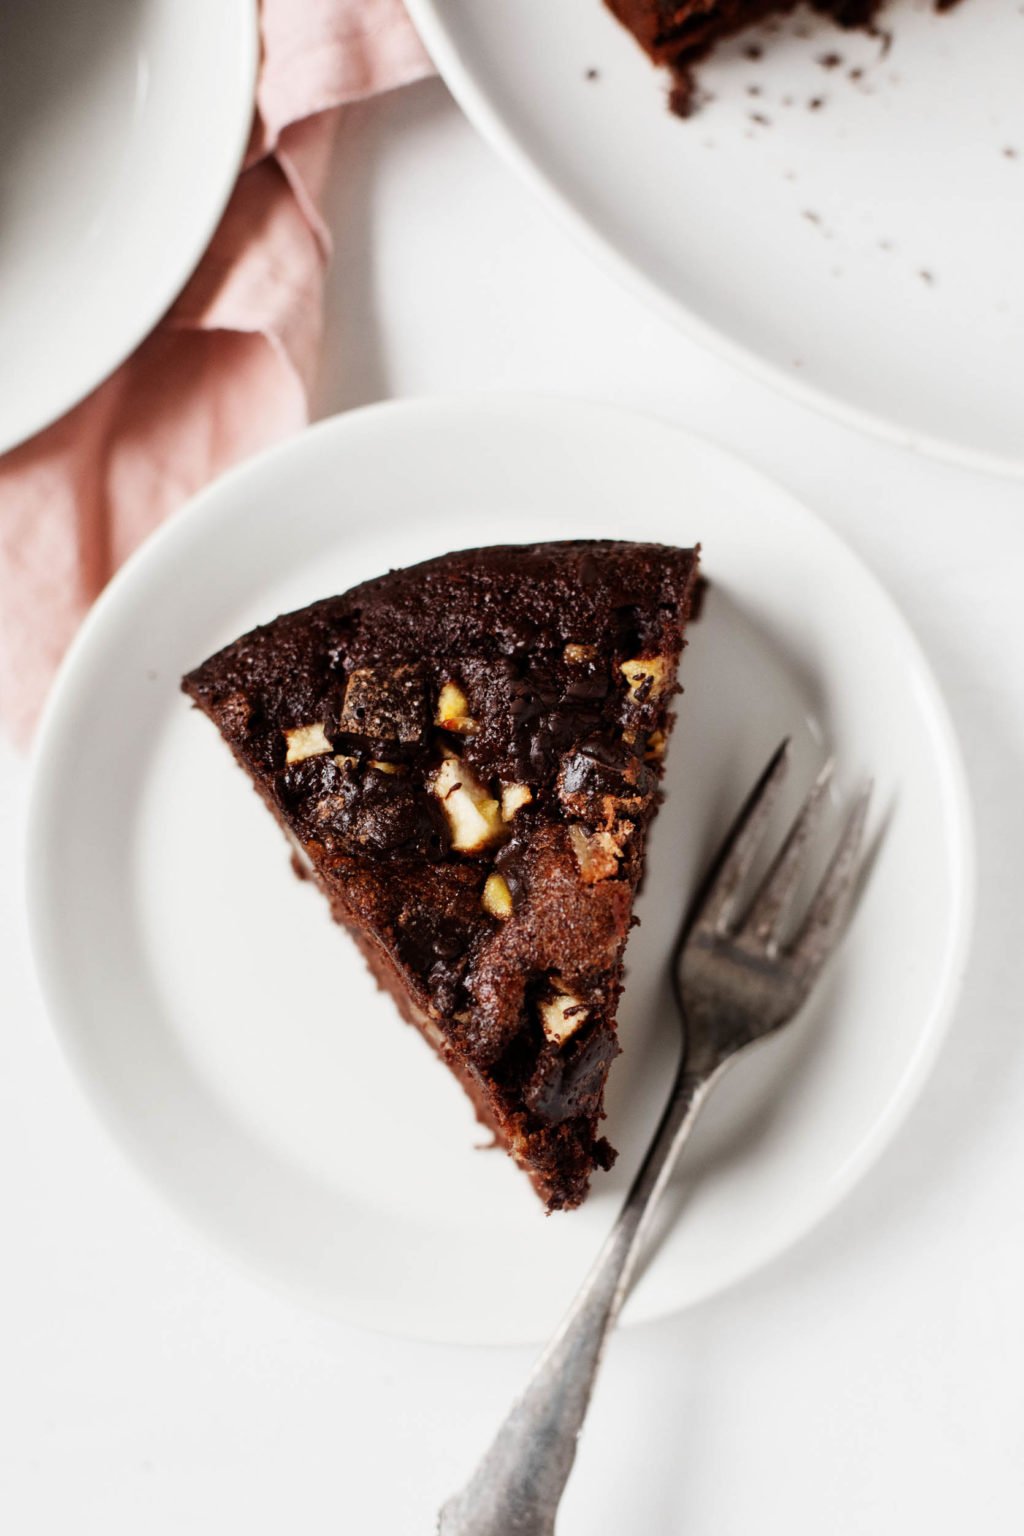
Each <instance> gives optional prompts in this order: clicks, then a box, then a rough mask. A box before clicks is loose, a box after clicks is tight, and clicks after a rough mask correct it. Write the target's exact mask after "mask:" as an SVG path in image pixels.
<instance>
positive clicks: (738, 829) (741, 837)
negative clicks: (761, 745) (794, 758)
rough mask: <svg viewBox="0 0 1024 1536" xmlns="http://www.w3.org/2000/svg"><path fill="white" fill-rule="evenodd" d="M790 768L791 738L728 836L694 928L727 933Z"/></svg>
mask: <svg viewBox="0 0 1024 1536" xmlns="http://www.w3.org/2000/svg"><path fill="white" fill-rule="evenodd" d="M788 767H789V737H788V736H787V737H786V739H785V741H783V742H782V743H781V745H780V746H779V747H777V748H776V750H775V753H774V755H773V757H772V759H771V762H770V763H769V764H768V766H767V768H766V769H765V770H764V772H763V773H762V775H761V777H760V778H759V779H758V781H757V783H756V784H755V785H754V788H753V789H752V790H751V792H750V794H749V795H748V797H747V800H746V803H745V804H744V806H743V809H742V810H741V811H740V813H739V815H738V817H737V818H736V820H735V822H734V823H733V826H732V829H731V830H730V832H729V834H728V836H727V837H726V840H725V844H724V845H723V848H722V852H721V854H720V856H719V860H718V863H717V864H716V866H715V868H714V869H713V870H712V871H711V873H710V875H709V877H708V882H707V885H706V887H705V894H704V899H703V902H702V904H701V905H700V907H699V909H698V912H697V918H696V922H695V924H694V927H695V928H697V929H702V930H704V931H705V932H707V931H708V930H710V931H711V932H714V933H722V932H724V930H725V928H726V926H727V925H728V922H729V919H730V917H731V916H732V913H733V908H734V907H735V905H736V898H737V894H738V892H739V888H740V886H741V885H742V883H743V881H744V879H745V877H746V876H747V875H748V874H749V872H750V867H751V865H752V864H753V862H754V858H755V856H756V854H757V850H758V848H759V847H760V844H761V839H762V837H763V836H764V832H765V828H766V826H767V824H768V818H769V816H770V815H771V811H772V807H773V806H774V804H775V801H776V798H777V796H778V792H779V788H780V786H781V784H782V781H783V779H784V778H785V776H786V770H787V769H788Z"/></svg>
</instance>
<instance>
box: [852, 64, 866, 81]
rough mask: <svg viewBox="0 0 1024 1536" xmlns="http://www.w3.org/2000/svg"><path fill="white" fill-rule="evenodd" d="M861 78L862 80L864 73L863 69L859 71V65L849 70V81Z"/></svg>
mask: <svg viewBox="0 0 1024 1536" xmlns="http://www.w3.org/2000/svg"><path fill="white" fill-rule="evenodd" d="M863 78H864V71H863V69H861V67H860V65H859V64H858V65H857V67H856V68H855V69H851V70H850V79H851V80H863Z"/></svg>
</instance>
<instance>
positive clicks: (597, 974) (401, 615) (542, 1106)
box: [182, 541, 698, 1208]
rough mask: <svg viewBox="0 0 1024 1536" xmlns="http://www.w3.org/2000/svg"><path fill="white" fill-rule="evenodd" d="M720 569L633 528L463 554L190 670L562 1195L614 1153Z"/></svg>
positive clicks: (342, 900) (373, 955)
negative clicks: (647, 855) (614, 1078)
mask: <svg viewBox="0 0 1024 1536" xmlns="http://www.w3.org/2000/svg"><path fill="white" fill-rule="evenodd" d="M697 566H698V558H697V552H696V551H694V550H679V549H674V548H670V547H667V546H661V545H642V544H627V543H618V542H611V541H573V542H566V543H555V544H541V545H528V546H514V545H509V546H499V547H496V548H490V549H480V550H468V551H464V552H461V553H459V554H453V555H446V556H443V557H441V558H440V559H436V560H430V561H427V562H425V563H423V564H421V565H418V566H413V567H409V568H407V569H405V570H401V571H393V572H391V573H389V574H388V575H387V576H383V577H380V578H378V579H376V580H373V581H369V582H364V583H363V584H361V585H360V586H357V587H354V588H353V589H352V590H351V591H350V592H347V593H345V594H344V595H343V596H340V597H334V598H328V599H326V600H324V601H322V602H318V603H314V604H313V605H312V606H310V607H308V608H305V609H303V610H301V611H300V612H298V613H293V614H286V615H284V616H282V617H281V618H279V619H277V620H275V621H274V622H273V623H272V624H268V625H265V626H262V627H260V628H258V629H256V630H253V631H252V632H251V633H250V634H248V635H244V636H242V637H241V639H239V640H237V641H235V642H234V644H232V645H229V646H227V647H226V648H225V649H224V650H222V651H220V652H218V653H217V655H215V656H213V657H211V658H210V659H209V660H208V661H206V662H204V663H203V664H202V665H201V666H200V667H198V668H196V669H195V671H193V672H191V673H189V674H188V676H187V677H186V678H185V679H184V681H183V685H182V686H183V688H184V690H185V692H186V693H187V694H188V695H189V696H190V697H191V698H192V699H193V701H194V702H195V703H196V704H197V705H198V706H199V707H200V708H201V709H202V710H204V711H205V713H206V714H207V715H209V717H210V718H211V719H212V720H213V721H214V722H215V724H216V725H217V726H218V728H219V729H220V731H221V733H222V735H223V736H224V737H225V739H226V740H227V742H228V743H229V745H230V746H231V748H232V750H233V752H234V753H235V756H236V758H237V759H238V761H239V762H240V763H241V764H242V766H244V767H245V769H246V770H247V772H248V773H249V774H250V776H251V777H252V779H253V781H254V783H255V785H256V787H257V789H258V790H259V792H260V793H261V795H262V796H263V798H264V800H265V802H266V803H267V805H268V806H269V807H270V809H271V810H272V811H273V813H274V814H275V816H276V817H277V819H278V820H279V821H280V822H281V824H282V825H283V826H284V828H285V829H286V831H287V832H288V833H289V834H290V836H291V837H292V838H293V839H294V840H295V841H296V842H297V843H298V844H299V845H300V846H301V848H302V850H303V851H304V854H305V857H306V858H307V859H308V861H309V864H310V866H311V869H312V872H313V874H314V876H315V878H316V879H317V881H318V882H319V884H320V886H321V888H322V889H323V891H324V893H325V895H326V896H327V897H328V899H329V900H330V903H331V908H332V912H333V914H334V916H335V917H336V918H337V919H338V921H339V922H341V923H343V924H344V925H345V926H347V927H348V928H350V929H351V930H352V932H353V934H354V936H355V937H356V938H357V940H358V942H359V944H360V948H361V950H362V952H363V954H364V955H365V957H366V958H367V960H368V962H369V964H370V966H371V969H372V970H373V971H374V974H375V975H376V977H377V979H378V981H379V982H380V983H381V985H383V986H385V987H386V988H387V989H388V990H389V991H390V992H391V993H392V995H393V996H394V998H395V1000H396V1003H397V1004H398V1006H399V1008H400V1011H401V1012H402V1014H403V1016H404V1017H405V1018H406V1019H408V1020H409V1021H410V1022H411V1023H414V1024H415V1025H416V1026H417V1027H418V1028H419V1029H420V1030H421V1031H422V1032H423V1033H424V1034H425V1035H426V1037H427V1039H428V1040H429V1041H430V1043H431V1044H432V1045H433V1047H434V1049H435V1050H436V1051H437V1052H438V1054H439V1055H440V1056H441V1057H442V1059H444V1060H445V1061H446V1062H447V1064H448V1065H449V1066H450V1067H451V1068H452V1069H453V1070H454V1071H455V1072H456V1074H457V1075H458V1077H459V1078H460V1080H461V1081H462V1082H463V1084H464V1086H465V1087H466V1088H467V1091H468V1092H469V1093H470V1095H471V1097H472V1099H473V1102H474V1104H475V1105H476V1107H477V1111H478V1113H479V1114H480V1116H481V1118H482V1119H484V1120H485V1121H486V1122H487V1123H488V1124H489V1125H491V1126H492V1127H493V1129H494V1130H495V1132H496V1134H497V1136H498V1138H499V1139H500V1141H501V1142H502V1143H503V1144H504V1145H505V1146H506V1147H507V1148H508V1149H509V1150H510V1151H511V1152H512V1154H513V1156H514V1157H515V1158H516V1160H517V1161H518V1162H519V1163H520V1164H521V1166H523V1167H524V1168H525V1169H526V1171H527V1172H528V1173H529V1174H530V1176H531V1178H532V1179H533V1182H534V1184H535V1186H536V1188H537V1190H538V1192H539V1193H540V1194H541V1196H542V1198H543V1199H544V1200H545V1202H546V1203H547V1204H548V1206H549V1207H550V1208H557V1207H562V1206H572V1205H575V1204H578V1203H579V1201H580V1200H581V1199H582V1198H583V1196H584V1195H585V1193H586V1190H587V1186H588V1182H589V1178H590V1174H591V1172H592V1171H593V1169H594V1168H595V1167H607V1166H609V1165H610V1162H611V1160H612V1158H613V1156H614V1153H613V1152H612V1149H611V1148H610V1147H609V1146H608V1143H607V1142H606V1141H605V1140H604V1139H603V1138H602V1137H601V1136H600V1134H599V1129H598V1127H599V1122H600V1119H601V1117H602V1113H603V1110H602V1100H603V1091H604V1084H605V1079H606V1077H607V1073H608V1068H609V1066H610V1064H611V1062H612V1060H613V1058H614V1056H615V1055H616V1054H617V1051H618V1044H617V1040H616V1034H615V1008H616V1004H617V1000H618V995H619V992H620V990H621V973H622V951H623V948H624V945H625V940H626V937H627V935H628V932H629V927H630V924H631V922H632V908H633V899H634V896H635V893H636V889H637V887H638V885H639V882H640V878H641V874H642V870H643V856H644V846H645V839H646V833H647V828H648V826H649V823H650V820H651V818H652V816H653V815H654V812H655V809H656V806H657V801H658V781H659V778H660V775H661V769H662V759H663V755H664V750H665V744H666V740H667V733H668V730H669V729H670V725H671V720H670V717H669V705H670V703H671V699H672V695H673V693H674V692H675V691H676V688H675V673H676V667H677V665H678V661H679V655H680V651H681V649H682V644H683V629H684V627H685V623H686V620H687V616H688V613H689V609H690V605H691V602H692V600H693V597H694V591H695V584H696V577H697Z"/></svg>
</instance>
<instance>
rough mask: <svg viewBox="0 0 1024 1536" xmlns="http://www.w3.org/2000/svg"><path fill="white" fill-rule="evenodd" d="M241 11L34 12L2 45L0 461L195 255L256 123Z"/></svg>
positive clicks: (151, 315)
mask: <svg viewBox="0 0 1024 1536" xmlns="http://www.w3.org/2000/svg"><path fill="white" fill-rule="evenodd" d="M258 54H259V24H258V17H257V9H256V5H255V3H254V0H91V3H90V4H88V5H83V4H79V5H68V4H67V3H66V0H31V3H23V4H17V3H16V4H14V5H11V6H7V7H5V13H4V22H3V43H2V46H0V144H2V145H3V159H2V161H0V359H2V369H0V376H2V379H3V388H2V389H0V452H2V451H4V450H5V449H7V448H11V447H13V446H14V444H16V443H18V442H21V441H22V439H24V438H26V437H30V436H31V435H32V433H34V432H38V431H39V430H40V428H42V427H44V426H46V425H47V424H48V423H49V422H51V421H54V420H55V419H56V418H57V417H58V416H61V415H63V414H64V412H65V411H67V410H69V409H70V408H71V406H73V405H75V404H76V403H77V402H78V401H79V400H81V399H82V398H83V397H84V396H85V395H87V394H89V392H90V391H91V390H92V389H94V388H95V387H96V385H97V384H99V383H101V381H102V380H103V379H104V378H106V376H107V375H108V374H109V373H111V372H112V371H113V369H114V368H116V367H117V365H118V363H120V362H122V361H123V359H124V358H125V357H127V356H128V354H129V352H131V351H132V350H133V348H134V347H135V346H137V344H138V343H139V342H140V341H141V340H142V338H143V337H144V336H145V335H146V334H147V332H148V331H150V330H151V329H152V327H153V326H154V325H155V324H156V322H157V320H159V318H160V316H161V315H162V314H163V312H164V310H165V309H167V308H168V306H169V305H170V303H171V302H172V300H173V299H174V298H175V297H176V296H177V294H178V292H179V291H180V290H181V289H182V288H183V287H184V285H185V282H186V280H187V279H188V277H189V275H190V274H191V272H192V270H193V268H194V267H195V265H196V263H197V262H198V260H199V257H200V256H201V255H202V252H203V249H204V247H205V246H206V244H207V242H208V241H209V239H210V236H211V235H212V234H213V231H214V229H215V228H216V226H217V221H218V220H219V218H220V215H221V213H222V212H223V209H224V206H225V204H226V202H227V199H228V195H229V193H230V191H231V187H232V185H233V183H234V180H235V177H236V176H237V174H238V169H239V166H240V164H241V161H242V156H243V154H244V152H245V146H246V142H247V140H248V136H249V131H250V128H251V125H252V113H253V96H254V90H255V81H256V62H257V58H258Z"/></svg>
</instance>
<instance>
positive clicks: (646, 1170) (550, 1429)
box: [438, 1063, 715, 1536]
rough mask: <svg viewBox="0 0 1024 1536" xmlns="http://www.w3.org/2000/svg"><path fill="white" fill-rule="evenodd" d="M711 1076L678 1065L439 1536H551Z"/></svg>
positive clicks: (445, 1514)
mask: <svg viewBox="0 0 1024 1536" xmlns="http://www.w3.org/2000/svg"><path fill="white" fill-rule="evenodd" d="M714 1075H715V1074H712V1075H710V1076H709V1075H705V1076H703V1077H700V1076H698V1075H696V1074H694V1073H690V1072H687V1071H686V1070H685V1063H681V1065H680V1069H679V1071H678V1073H677V1075H676V1080H675V1082H674V1084H673V1087H672V1093H671V1095H670V1097H669V1100H668V1103H667V1105H666V1106H665V1111H664V1113H663V1115H662V1117H661V1121H660V1122H659V1125H658V1129H657V1131H656V1132H655V1134H654V1137H653V1139H652V1141H651V1144H650V1146H649V1148H648V1150H647V1155H646V1156H645V1158H644V1160H643V1163H642V1164H641V1166H640V1169H639V1171H638V1173H637V1175H636V1178H635V1179H634V1180H633V1184H632V1187H631V1189H630V1191H629V1194H628V1195H627V1197H626V1202H625V1204H624V1205H623V1207H622V1210H621V1212H620V1214H619V1218H618V1220H617V1221H616V1223H615V1225H614V1227H613V1228H612V1230H611V1232H610V1233H609V1235H608V1237H607V1239H606V1240H605V1243H604V1245H603V1247H602V1249H601V1252H600V1253H599V1254H598V1257H597V1259H596V1260H595V1262H594V1265H593V1267H592V1268H591V1270H590V1273H589V1274H588V1276H587V1278H586V1280H585V1281H584V1282H583V1286H582V1288H581V1290H580V1292H579V1295H578V1296H577V1297H576V1300H575V1301H574V1302H573V1304H572V1306H571V1307H570V1309H569V1311H568V1312H567V1314H566V1316H565V1318H564V1319H563V1321H562V1324H561V1326H560V1328H559V1330H558V1332H557V1333H556V1334H555V1336H554V1338H553V1339H552V1340H551V1343H550V1344H549V1345H548V1347H547V1349H546V1350H545V1351H544V1353H543V1355H542V1356H541V1357H540V1359H539V1360H538V1362H537V1364H536V1366H535V1367H534V1369H533V1373H532V1375H531V1376H530V1379H529V1381H528V1382H527V1384H526V1387H525V1389H524V1391H523V1393H522V1394H521V1396H520V1397H519V1398H518V1399H517V1400H516V1402H515V1404H514V1405H513V1407H512V1409H511V1411H510V1412H509V1414H508V1416H507V1418H506V1419H505V1422H504V1424H502V1426H501V1428H500V1429H499V1430H498V1433H497V1435H496V1436H495V1438H494V1441H493V1443H492V1445H491V1448H490V1450H489V1451H487V1452H486V1454H485V1455H484V1457H483V1459H482V1461H481V1462H480V1463H479V1465H478V1466H477V1469H476V1471H475V1472H474V1473H473V1476H472V1477H471V1478H470V1480H469V1482H468V1483H467V1484H466V1487H465V1488H464V1489H463V1490H462V1492H461V1493H457V1494H455V1496H454V1497H453V1498H451V1499H449V1500H448V1502H447V1504H445V1506H444V1508H443V1509H442V1510H441V1516H440V1520H439V1523H438V1533H439V1536H552V1533H553V1532H554V1529H555V1516H556V1514H557V1512H558V1505H559V1503H560V1501H561V1497H562V1492H563V1490H564V1488H565V1485H566V1482H567V1481H568V1478H569V1473H570V1472H571V1471H572V1465H573V1462H574V1460H575V1458H576V1442H577V1440H578V1438H579V1433H580V1430H581V1429H582V1428H583V1421H584V1419H585V1418H586V1414H587V1409H588V1407H589V1405H590V1397H591V1393H592V1391H593V1387H594V1381H595V1379H596V1377H597V1369H598V1366H599V1365H600V1363H601V1354H602V1351H603V1348H604V1343H605V1339H606V1338H607V1336H608V1333H609V1330H610V1329H611V1327H612V1325H613V1324H614V1322H615V1319H616V1317H617V1316H618V1314H619V1309H620V1307H621V1306H622V1303H623V1300H624V1299H625V1296H626V1292H627V1291H628V1289H629V1283H630V1280H631V1279H632V1277H633V1274H634V1272H635V1269H636V1263H637V1259H638V1258H639V1255H640V1248H641V1244H642V1241H643V1237H644V1234H645V1232H646V1231H647V1229H648V1225H649V1222H650V1218H651V1215H652V1213H653V1211H654V1207H655V1205H656V1204H657V1201H658V1197H659V1196H660V1195H661V1193H662V1190H663V1189H664V1188H665V1185H666V1183H667V1182H668V1178H669V1175H670V1174H671V1172H672V1168H673V1166H674V1164H675V1161H676V1158H677V1157H678V1155H679V1152H680V1150H681V1148H682V1145H683V1143H684V1142H685V1140H686V1138H687V1136H688V1134H689V1132H690V1130H691V1128H692V1126H693V1123H694V1121H695V1119H696V1118H697V1114H698V1111H699V1110H700V1107H701V1105H702V1104H703V1102H704V1100H705V1098H706V1097H707V1094H708V1093H709V1091H710V1089H711V1086H712V1083H713V1081H714Z"/></svg>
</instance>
